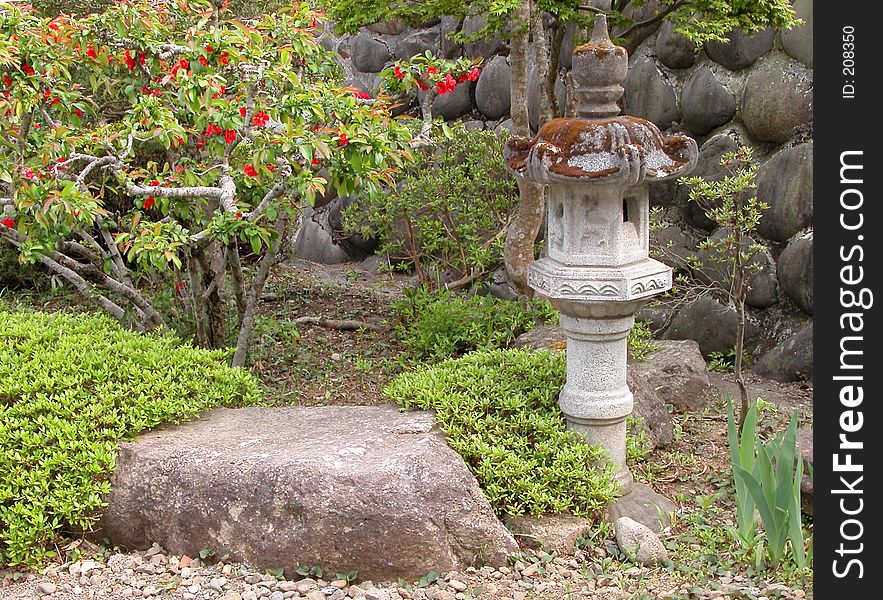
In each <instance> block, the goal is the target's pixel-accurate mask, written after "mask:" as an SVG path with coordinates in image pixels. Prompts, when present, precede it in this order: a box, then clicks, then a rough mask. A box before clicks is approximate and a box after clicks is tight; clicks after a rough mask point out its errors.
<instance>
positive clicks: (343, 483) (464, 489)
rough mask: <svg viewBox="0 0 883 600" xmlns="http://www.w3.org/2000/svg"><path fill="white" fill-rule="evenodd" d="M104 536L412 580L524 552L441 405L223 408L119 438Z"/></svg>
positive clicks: (261, 564)
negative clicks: (441, 425)
mask: <svg viewBox="0 0 883 600" xmlns="http://www.w3.org/2000/svg"><path fill="white" fill-rule="evenodd" d="M111 483H112V492H111V494H110V497H109V498H108V500H109V504H108V506H107V509H106V510H105V512H104V515H103V517H102V520H101V523H100V531H99V532H98V535H99V536H101V537H105V536H106V537H109V538H110V540H111V541H112V542H113V543H114V544H118V545H121V546H124V547H129V548H147V547H149V546H150V545H151V544H152V543H153V542H158V543H159V544H161V545H162V546H163V547H165V548H166V549H167V550H168V551H169V552H171V553H176V554H187V555H188V556H196V555H198V554H199V552H200V550H201V549H203V548H208V549H211V550H213V551H214V553H215V556H223V555H225V554H227V555H229V557H230V560H233V561H241V562H246V563H249V564H251V565H252V566H254V567H256V568H259V569H266V568H279V567H282V568H284V570H285V573H286V574H287V575H289V576H291V575H293V574H294V571H295V570H296V569H297V568H298V567H301V566H304V565H319V566H321V567H322V568H323V569H326V570H328V571H329V572H332V573H333V572H335V571H336V572H347V571H353V570H358V572H359V576H360V577H361V578H363V579H374V580H393V581H394V580H396V579H397V578H399V577H402V578H405V579H406V580H413V579H415V578H419V577H421V576H422V575H424V574H425V573H427V572H429V571H430V570H434V571H436V572H446V571H450V570H462V569H465V568H467V567H468V566H470V565H473V564H476V563H479V564H497V565H501V564H505V560H506V556H507V555H509V554H512V553H514V552H517V551H518V545H517V544H516V542H515V540H514V539H513V537H512V535H511V534H510V533H509V532H508V530H507V529H506V528H505V527H504V526H503V524H502V523H500V521H499V520H498V519H497V518H496V517H495V515H494V514H493V512H492V510H491V507H490V505H489V503H488V501H487V499H486V498H485V497H484V495H483V494H482V492H481V490H480V489H479V487H478V483H477V482H476V480H475V478H474V477H473V476H472V474H471V473H469V471H468V470H467V468H466V465H465V464H464V462H463V460H462V459H461V458H460V456H459V455H458V454H457V453H456V452H454V451H453V450H451V449H450V448H449V447H448V446H447V444H446V443H445V440H444V436H443V434H442V433H441V432H440V431H439V429H438V427H437V426H436V421H435V418H434V417H433V416H432V415H431V414H430V413H425V412H409V413H401V412H399V410H398V408H397V407H395V406H391V405H388V406H378V407H354V406H347V407H312V408H307V407H283V408H241V409H223V408H219V409H215V410H212V411H210V412H208V413H206V414H205V415H204V416H203V417H202V418H200V419H198V420H196V421H192V422H190V423H186V424H184V425H180V426H175V427H164V428H160V429H158V430H155V431H152V432H150V433H146V434H144V435H142V436H139V437H138V438H137V439H136V440H135V441H133V442H126V443H123V444H122V445H121V448H120V453H119V457H118V460H117V469H116V472H115V473H114V475H113V478H112V482H111Z"/></svg>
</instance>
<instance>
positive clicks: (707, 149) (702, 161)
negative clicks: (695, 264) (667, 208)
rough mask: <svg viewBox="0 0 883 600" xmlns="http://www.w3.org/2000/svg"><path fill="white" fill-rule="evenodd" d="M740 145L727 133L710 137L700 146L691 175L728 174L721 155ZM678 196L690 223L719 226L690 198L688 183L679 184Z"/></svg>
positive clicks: (718, 176) (719, 176)
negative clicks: (722, 163)
mask: <svg viewBox="0 0 883 600" xmlns="http://www.w3.org/2000/svg"><path fill="white" fill-rule="evenodd" d="M738 147H739V143H738V142H737V141H736V140H735V139H734V138H733V137H732V136H731V135H729V134H726V133H720V134H718V135H716V136H714V137H712V138H710V139H709V140H708V141H707V142H705V143H704V144H702V147H701V148H699V158H698V160H697V161H696V167H695V168H694V169H693V170H692V171H691V172H690V175H691V176H697V177H703V178H705V179H707V180H709V181H717V180H719V179H722V178H723V177H724V176H726V175H727V170H726V168H724V167H723V166H722V165H721V164H720V161H721V157H723V155H724V154H726V153H727V152H733V151H734V150H736V149H737V148H738ZM676 196H677V200H678V204H681V205H683V207H684V218H686V220H687V222H688V223H689V224H690V225H692V226H694V227H699V228H700V229H705V230H706V231H711V230H713V229H714V228H715V227H717V224H716V223H715V222H714V221H712V220H711V219H709V218H708V217H706V216H705V210H704V209H703V208H702V207H701V206H699V205H698V204H697V203H696V202H693V201H692V200H690V189H689V188H688V187H687V186H686V185H680V186H678V190H677V192H676Z"/></svg>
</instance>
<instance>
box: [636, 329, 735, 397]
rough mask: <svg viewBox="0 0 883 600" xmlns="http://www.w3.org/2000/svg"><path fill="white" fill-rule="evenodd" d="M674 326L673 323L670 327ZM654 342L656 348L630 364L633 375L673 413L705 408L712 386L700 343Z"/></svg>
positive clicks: (673, 340) (712, 395) (680, 341)
mask: <svg viewBox="0 0 883 600" xmlns="http://www.w3.org/2000/svg"><path fill="white" fill-rule="evenodd" d="M676 318H677V317H676ZM673 326H674V323H672V325H671V326H670V327H669V329H671V327H673ZM656 343H657V344H659V348H658V349H657V350H654V351H653V352H651V353H650V354H648V355H647V359H646V360H644V361H643V362H639V361H631V362H630V363H629V370H630V371H631V373H632V375H633V376H634V377H635V378H636V379H638V380H639V381H641V382H643V383H644V384H645V385H646V386H647V387H649V388H650V389H652V390H654V391H655V392H656V394H657V395H658V396H659V398H660V399H661V400H662V402H663V403H668V404H671V405H672V408H673V410H674V411H675V412H679V413H682V412H687V411H697V410H702V409H703V408H705V405H706V404H707V403H708V401H709V400H711V399H712V398H713V397H714V395H715V389H714V386H712V385H711V382H710V381H709V380H708V369H707V367H706V365H705V360H703V358H702V354H700V351H699V350H700V346H699V344H698V343H697V342H695V341H693V340H692V339H684V340H676V339H666V340H657V341H656ZM731 346H732V345H731Z"/></svg>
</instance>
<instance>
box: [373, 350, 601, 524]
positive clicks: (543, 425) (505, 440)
mask: <svg viewBox="0 0 883 600" xmlns="http://www.w3.org/2000/svg"><path fill="white" fill-rule="evenodd" d="M565 371H566V366H565V355H564V353H563V352H554V351H546V350H518V349H509V350H486V351H476V352H471V353H469V354H467V355H465V356H463V357H461V358H455V359H449V360H446V361H443V362H441V363H439V364H437V365H433V366H428V367H425V368H422V369H418V370H416V371H413V372H409V373H404V374H402V375H400V376H398V377H397V378H396V379H394V380H393V381H392V382H391V383H390V384H389V385H388V386H386V388H385V389H384V394H385V395H386V396H387V397H388V398H390V399H391V400H393V401H395V402H397V403H398V404H400V405H401V406H402V407H404V408H419V409H422V410H433V411H435V414H436V418H437V419H438V421H439V423H440V424H441V427H442V429H443V430H444V432H445V435H446V436H447V440H448V444H449V445H450V446H451V448H453V449H454V450H456V451H457V452H458V453H459V454H460V456H462V457H463V460H464V461H466V464H467V466H468V467H469V469H470V470H471V471H472V473H473V474H474V475H475V477H476V479H478V482H479V484H480V485H481V487H482V490H484V493H485V495H486V496H487V498H488V500H489V501H490V503H491V506H492V507H493V508H494V510H495V511H496V512H498V513H500V514H509V515H520V514H525V513H527V514H543V513H547V512H553V513H557V512H571V513H573V514H576V515H593V514H595V513H596V512H597V511H601V510H602V509H603V508H604V507H605V506H606V505H607V503H608V502H609V501H610V500H611V499H612V498H613V497H614V495H615V494H616V491H617V485H616V482H615V480H614V478H613V471H612V468H604V467H593V466H591V465H593V464H595V463H596V462H597V461H599V459H600V458H601V452H600V450H599V449H598V448H596V447H593V446H589V445H587V444H585V443H584V442H582V440H581V439H579V438H578V437H576V436H575V435H574V434H573V432H570V431H568V430H567V428H566V424H565V421H564V417H563V416H562V414H561V411H560V410H559V409H558V392H559V390H560V389H561V387H562V386H563V385H564V380H565Z"/></svg>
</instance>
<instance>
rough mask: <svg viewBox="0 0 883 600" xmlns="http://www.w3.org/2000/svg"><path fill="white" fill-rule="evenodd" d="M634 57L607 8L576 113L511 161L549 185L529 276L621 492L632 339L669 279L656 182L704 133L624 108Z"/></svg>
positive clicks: (570, 384) (568, 409)
mask: <svg viewBox="0 0 883 600" xmlns="http://www.w3.org/2000/svg"><path fill="white" fill-rule="evenodd" d="M627 71H628V54H627V53H626V51H625V49H624V48H621V47H619V46H615V45H614V44H613V43H612V42H611V41H610V37H609V35H608V33H607V23H606V19H605V17H604V16H603V15H597V16H596V17H595V27H594V31H593V33H592V37H591V39H590V41H589V42H588V43H587V44H584V45H582V46H579V47H577V48H575V49H574V51H573V69H572V71H571V77H572V82H573V87H572V88H571V93H572V94H574V98H573V99H572V100H573V102H574V104H573V106H574V107H575V113H576V114H575V117H574V118H561V119H553V120H551V121H549V122H548V123H546V124H545V125H544V126H543V127H542V128H541V129H540V130H539V132H538V134H537V135H536V137H534V138H533V139H531V140H529V139H526V138H522V137H513V138H511V139H510V140H509V141H508V143H507V145H506V150H505V154H506V156H505V158H506V163H507V166H508V167H509V169H510V170H512V171H513V172H514V173H515V174H516V176H518V177H524V178H525V179H527V180H530V181H534V182H537V183H543V184H546V185H548V197H547V214H546V217H547V222H546V227H547V234H546V244H547V251H548V255H547V256H546V257H545V258H542V259H540V260H538V261H536V262H534V263H532V264H531V266H530V269H529V272H528V284H529V285H530V286H531V287H532V288H533V289H535V290H536V291H537V292H539V293H540V294H541V295H543V296H545V297H547V298H548V299H549V300H550V301H551V302H552V304H553V305H554V306H555V308H557V309H558V310H559V311H560V313H561V327H562V329H563V330H564V333H565V335H566V336H567V383H566V384H565V386H564V389H563V390H562V391H561V395H560V396H559V405H560V406H561V410H562V412H563V413H564V416H565V417H566V420H567V425H568V427H569V428H570V429H573V430H575V431H577V432H579V433H580V434H581V435H582V436H583V437H584V438H585V439H586V441H587V442H589V443H593V444H598V445H600V446H601V447H602V448H603V449H604V450H606V452H607V455H608V457H609V459H610V460H611V461H612V462H613V463H614V464H615V465H616V467H617V473H618V475H617V477H618V480H619V483H620V492H621V493H622V494H624V495H627V494H629V493H630V492H631V491H632V484H633V482H632V475H631V472H630V471H629V469H628V467H627V466H626V462H625V461H626V417H627V416H628V415H629V414H630V413H631V412H632V407H633V404H634V399H633V397H632V394H631V392H630V391H629V388H628V386H627V384H626V358H627V345H626V338H627V336H628V333H629V331H630V330H631V329H632V327H633V326H634V323H635V317H634V316H635V313H637V311H638V310H639V309H640V308H641V306H642V305H643V304H644V303H645V302H646V301H647V300H648V299H649V298H651V297H652V296H655V295H657V294H660V293H662V292H664V291H666V290H668V289H670V288H671V283H672V276H671V269H670V268H668V267H667V266H666V265H664V264H662V263H660V262H658V261H656V260H653V259H651V258H650V257H649V237H650V231H649V199H648V183H651V182H654V181H660V180H663V179H668V178H671V177H677V176H678V175H681V174H683V173H685V172H687V171H689V170H690V169H692V168H693V166H694V165H695V164H696V158H697V155H698V150H697V147H696V142H695V141H694V140H692V139H690V138H687V137H680V136H676V137H670V138H663V136H662V134H661V132H660V131H659V129H658V128H657V127H656V126H655V125H654V124H653V123H651V122H649V121H646V120H644V119H639V118H637V117H631V116H619V107H618V106H617V101H618V100H619V98H620V97H621V95H622V91H623V89H622V86H621V83H622V82H623V80H624V79H625V76H626V74H627Z"/></svg>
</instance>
